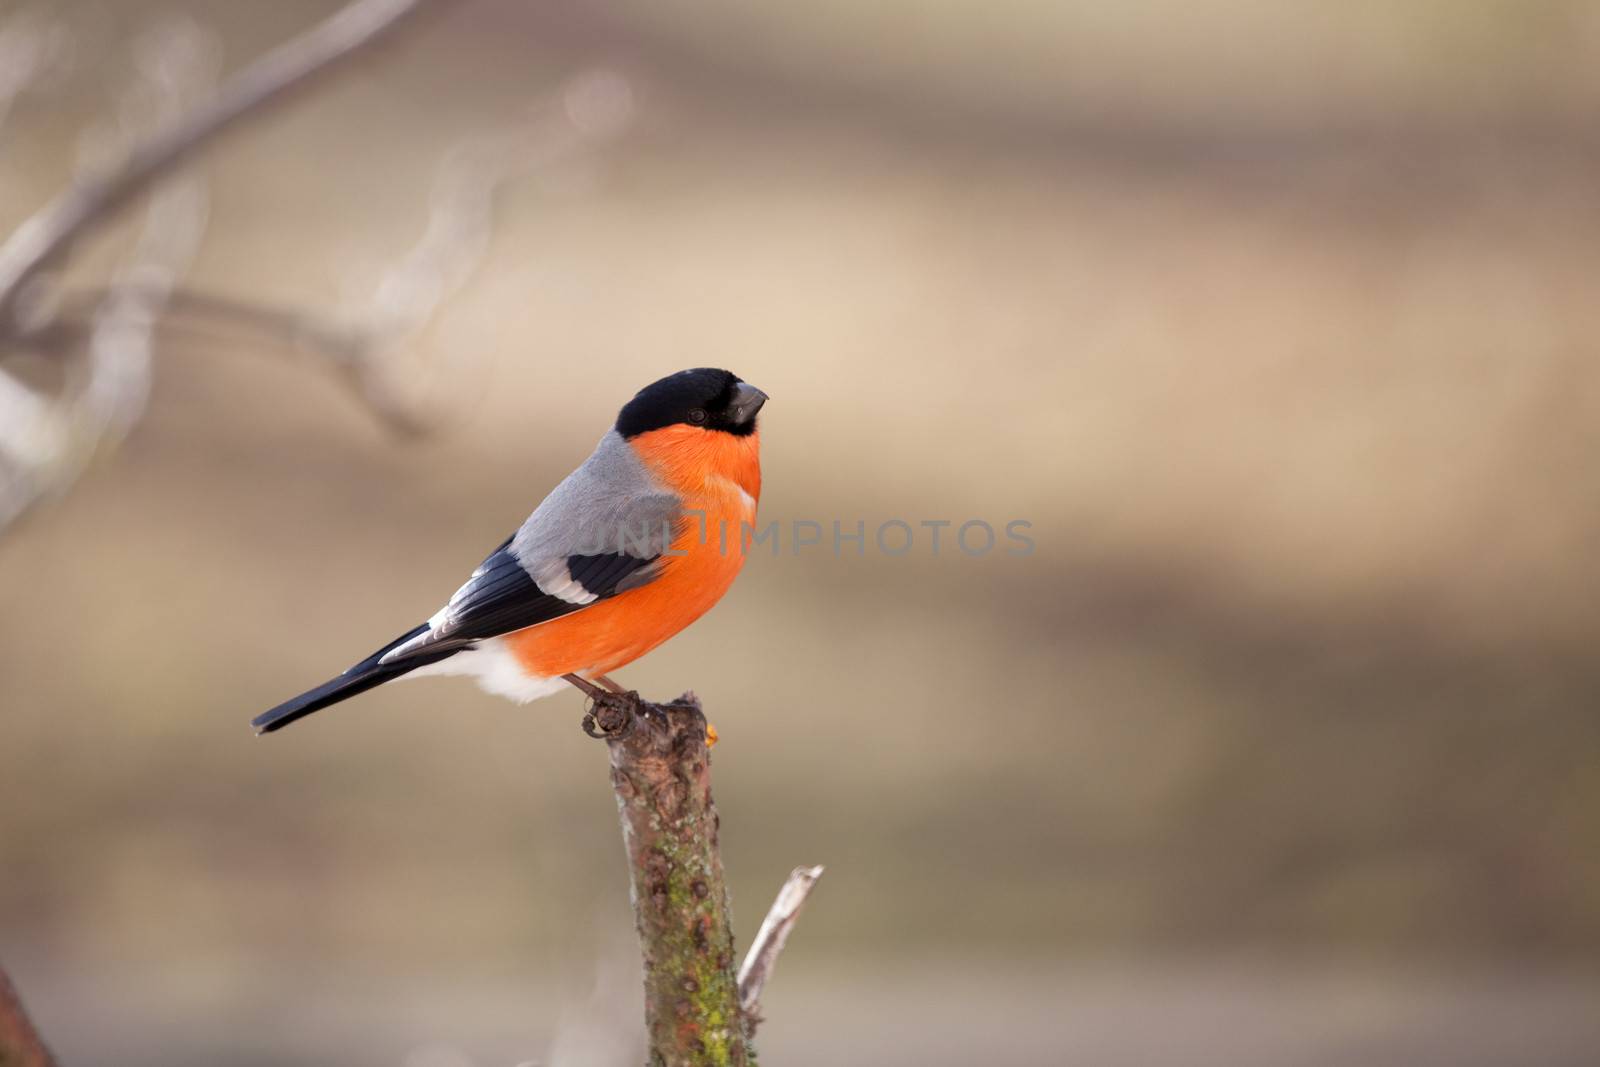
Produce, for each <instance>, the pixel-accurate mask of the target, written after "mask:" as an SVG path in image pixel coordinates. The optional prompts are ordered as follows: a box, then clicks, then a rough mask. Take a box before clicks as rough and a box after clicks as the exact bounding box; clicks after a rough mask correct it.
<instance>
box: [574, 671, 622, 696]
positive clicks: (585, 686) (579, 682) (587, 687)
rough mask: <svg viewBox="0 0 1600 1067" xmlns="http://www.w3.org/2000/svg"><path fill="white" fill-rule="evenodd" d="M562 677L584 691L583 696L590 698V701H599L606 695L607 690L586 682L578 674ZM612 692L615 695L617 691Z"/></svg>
mask: <svg viewBox="0 0 1600 1067" xmlns="http://www.w3.org/2000/svg"><path fill="white" fill-rule="evenodd" d="M561 677H562V678H565V679H566V680H567V681H569V682H571V683H572V684H573V685H575V686H577V687H578V688H579V689H580V690H582V691H583V695H584V696H586V697H588V698H589V699H590V700H599V699H600V698H601V697H602V696H604V695H605V690H604V689H601V688H600V687H599V686H597V685H592V684H590V683H589V682H588V681H586V680H584V679H582V678H579V677H578V676H577V675H576V674H563V675H562V676H561ZM602 677H604V676H603V675H602ZM611 691H612V692H613V693H615V692H616V690H615V689H613V690H611Z"/></svg>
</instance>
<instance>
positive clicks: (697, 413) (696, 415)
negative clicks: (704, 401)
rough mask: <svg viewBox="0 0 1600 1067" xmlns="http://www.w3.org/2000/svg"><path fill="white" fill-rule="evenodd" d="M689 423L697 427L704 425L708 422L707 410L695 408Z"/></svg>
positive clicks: (690, 415) (690, 414)
mask: <svg viewBox="0 0 1600 1067" xmlns="http://www.w3.org/2000/svg"><path fill="white" fill-rule="evenodd" d="M689 421H690V422H692V423H694V424H695V425H696V426H700V425H702V424H704V423H705V421H706V410H705V408H695V409H694V410H693V411H691V412H689Z"/></svg>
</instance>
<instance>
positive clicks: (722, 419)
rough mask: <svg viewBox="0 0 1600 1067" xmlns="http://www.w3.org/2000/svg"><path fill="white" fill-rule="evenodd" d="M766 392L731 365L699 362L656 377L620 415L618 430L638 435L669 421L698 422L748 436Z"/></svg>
mask: <svg viewBox="0 0 1600 1067" xmlns="http://www.w3.org/2000/svg"><path fill="white" fill-rule="evenodd" d="M766 402H767V394H766V393H763V392H762V391H761V390H760V389H757V388H756V387H755V386H753V385H751V384H750V383H748V382H746V381H744V380H742V379H741V378H740V377H739V376H738V375H737V374H734V373H733V372H732V371H726V370H718V369H716V368H714V367H697V368H695V369H694V370H682V371H679V372H678V373H677V374H670V375H668V376H667V377H665V378H662V379H661V380H660V381H658V382H652V383H651V384H650V385H647V386H645V387H644V388H643V389H641V390H639V392H638V394H637V395H636V396H634V398H633V399H632V400H630V401H628V403H627V404H626V405H624V406H623V408H622V411H621V412H620V413H618V415H617V433H619V434H621V435H622V436H623V437H637V436H638V435H640V434H642V433H649V432H650V431H651V430H660V429H663V428H664V427H667V426H677V425H679V424H682V425H685V426H697V427H701V428H703V429H707V430H720V431H722V432H723V433H731V434H734V435H735V436H739V437H743V436H744V435H746V434H750V433H754V432H755V428H756V413H757V412H758V411H760V410H761V405H762V404H764V403H766Z"/></svg>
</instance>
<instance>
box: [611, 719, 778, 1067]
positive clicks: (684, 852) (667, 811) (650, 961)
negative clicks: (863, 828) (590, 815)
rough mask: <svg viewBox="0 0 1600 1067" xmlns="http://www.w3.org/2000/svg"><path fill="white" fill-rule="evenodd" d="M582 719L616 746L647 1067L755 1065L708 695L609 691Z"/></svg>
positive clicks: (614, 780) (614, 779) (615, 780)
mask: <svg viewBox="0 0 1600 1067" xmlns="http://www.w3.org/2000/svg"><path fill="white" fill-rule="evenodd" d="M584 725H585V728H586V729H588V730H589V731H590V732H591V733H592V734H595V735H596V736H603V737H605V738H606V740H607V742H608V744H609V747H610V750H611V784H612V786H613V788H614V789H615V791H616V795H617V808H618V811H619V812H620V813H621V816H622V836H623V842H624V844H625V846H626V848H627V853H628V867H629V872H630V876H631V878H632V898H633V909H634V920H635V924H636V926H637V928H638V931H639V945H640V949H641V951H642V954H643V957H644V987H645V1025H646V1028H647V1030H648V1033H649V1039H650V1063H651V1065H652V1067H702V1065H708V1067H709V1065H715V1067H739V1065H743V1064H747V1063H751V1062H753V1057H752V1055H751V1052H750V1049H749V1037H748V1025H747V1022H746V1019H745V1015H744V1013H743V1012H742V1011H741V1009H740V1006H739V983H738V978H737V976H736V972H735V967H736V966H737V960H736V959H735V957H734V950H733V925H732V921H731V915H730V912H729V909H728V890H727V885H726V883H725V882H724V880H723V874H722V859H721V855H720V853H719V851H718V848H717V829H718V818H717V809H716V806H715V805H714V804H713V803H712V800H711V758H710V756H711V753H710V750H709V748H708V747H707V745H706V719H705V716H704V715H703V714H702V713H701V710H700V702H699V700H697V699H696V698H695V696H694V694H692V693H685V694H684V695H683V696H681V697H679V698H678V699H677V700H674V701H671V702H670V703H666V704H651V703H648V702H646V701H643V700H640V699H639V698H638V695H637V694H634V693H629V694H627V695H625V696H612V695H610V694H607V695H606V696H603V697H597V698H596V700H595V707H594V711H593V712H592V713H591V715H590V716H589V718H587V719H585V723H584Z"/></svg>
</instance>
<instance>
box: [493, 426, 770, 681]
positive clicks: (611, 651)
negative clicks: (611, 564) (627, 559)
mask: <svg viewBox="0 0 1600 1067" xmlns="http://www.w3.org/2000/svg"><path fill="white" fill-rule="evenodd" d="M632 445H633V448H634V451H635V452H637V453H638V455H639V457H640V458H641V459H642V460H643V461H644V462H645V464H646V465H647V466H648V467H650V468H651V470H652V471H653V472H654V473H655V474H656V476H657V477H658V478H660V479H661V480H662V481H663V482H664V483H665V484H666V485H667V486H668V487H669V488H671V489H672V490H673V491H674V492H676V493H677V494H678V495H679V496H680V497H682V499H683V501H684V507H685V508H686V509H689V510H691V511H692V512H704V513H705V521H704V524H702V523H701V521H700V517H699V515H697V514H691V515H690V516H689V520H688V523H687V525H686V527H685V529H684V531H683V533H681V534H680V535H679V536H678V538H677V540H675V541H674V542H673V544H672V552H673V553H674V554H672V555H668V556H664V557H663V562H662V570H661V575H660V577H658V578H656V579H655V580H654V581H653V582H650V583H649V584H648V585H643V586H640V587H639V588H637V589H630V590H629V591H627V592H626V593H621V594H618V595H617V596H614V597H612V598H610V599H609V600H602V601H599V602H597V603H595V604H592V605H590V606H589V607H586V608H583V609H582V610H579V611H575V612H573V613H572V614H571V615H566V616H563V617H561V618H559V619H553V620H551V621H550V622H547V623H543V624H541V625H539V626H532V627H529V628H528V629H526V630H519V631H518V632H516V633H514V634H510V635H508V636H507V637H506V643H507V645H508V646H509V647H510V648H511V651H512V652H513V654H515V655H516V657H517V659H518V661H519V662H520V663H521V664H522V666H523V668H524V669H526V670H527V671H528V672H529V673H531V674H535V675H538V676H540V677H544V678H551V677H556V676H558V675H562V674H574V673H576V674H583V675H591V676H592V675H595V674H606V673H609V672H610V671H614V670H616V669H618V668H619V667H623V666H625V665H627V664H629V663H632V662H633V661H634V660H636V659H638V658H639V657H640V656H642V655H644V654H645V653H646V652H649V651H650V650H651V649H653V648H655V647H656V646H657V645H659V644H661V642H663V641H665V640H666V639H667V638H669V637H671V636H672V635H673V634H676V633H677V632H678V631H679V630H682V629H683V628H684V627H685V626H688V625H689V624H690V623H692V622H694V621H695V620H696V619H698V618H699V617H700V616H702V615H704V614H705V613H706V612H707V611H709V610H711V607H712V605H714V604H715V603H716V602H717V601H718V600H720V599H722V594H723V593H726V592H727V591H728V587H729V586H730V585H732V584H733V580H734V578H736V577H738V575H739V569H740V568H741V567H742V566H743V565H744V553H743V551H741V549H740V546H741V537H740V524H741V523H747V522H748V523H754V522H755V517H756V500H757V498H758V497H759V496H760V493H761V464H760V458H759V456H760V453H759V449H760V444H759V441H758V440H757V436H756V435H755V434H750V435H749V436H747V437H734V436H732V435H730V434H725V433H718V432H715V431H707V430H700V429H697V428H695V427H692V426H671V427H668V428H666V429H663V430H655V431H652V432H650V433H647V434H641V435H639V436H638V437H636V438H634V439H633V441H632ZM676 553H681V555H680V554H676Z"/></svg>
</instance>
